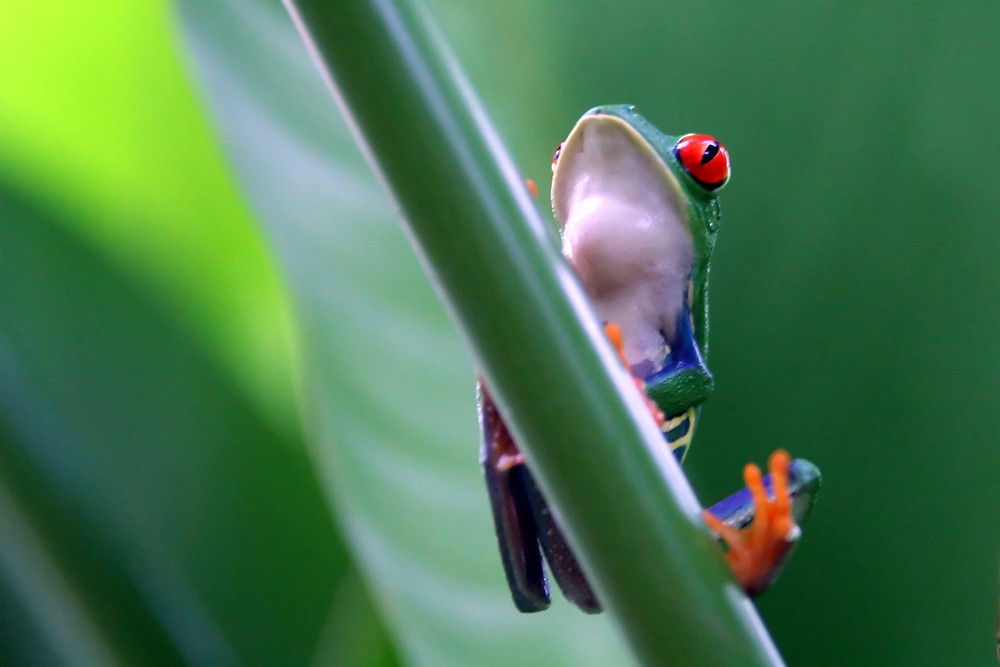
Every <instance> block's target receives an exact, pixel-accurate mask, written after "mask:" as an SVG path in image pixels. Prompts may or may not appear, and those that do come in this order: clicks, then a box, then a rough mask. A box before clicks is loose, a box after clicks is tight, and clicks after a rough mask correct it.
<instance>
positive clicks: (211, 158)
mask: <svg viewBox="0 0 1000 667" xmlns="http://www.w3.org/2000/svg"><path fill="white" fill-rule="evenodd" d="M168 9H169V3H168V1H167V0H145V1H143V2H134V1H132V0H99V1H98V2H92V1H84V0H68V1H66V2H61V3H60V4H59V7H58V8H56V7H53V6H47V5H43V4H38V3H34V2H23V1H16V0H15V1H14V2H7V3H5V4H4V8H3V14H4V20H3V22H0V39H2V41H3V44H4V49H3V55H2V56H0V90H2V91H3V94H2V95H0V166H3V167H4V168H5V170H6V172H7V174H8V179H10V180H11V181H12V182H16V183H17V186H18V188H19V189H22V190H24V191H25V192H30V193H32V194H33V196H34V197H35V198H36V200H37V201H44V202H46V206H48V208H49V209H50V210H51V211H52V212H54V213H57V214H58V215H56V216H55V221H56V223H57V224H61V225H66V226H68V227H69V228H71V229H72V231H73V232H74V233H76V234H77V235H78V236H79V238H80V239H81V240H82V241H85V242H88V243H90V244H92V245H93V246H94V247H96V248H99V249H100V252H101V253H102V254H104V255H106V256H108V257H109V258H110V259H111V260H112V261H113V262H114V263H115V264H116V265H117V266H118V267H119V268H120V269H121V270H123V271H124V272H125V273H126V275H127V276H128V277H129V280H130V281H134V282H137V283H141V284H143V285H146V286H147V288H148V289H150V290H151V291H152V293H155V294H156V296H157V298H158V299H159V300H160V301H161V302H162V303H163V304H164V305H165V306H167V310H166V313H167V314H168V316H170V317H171V319H175V320H177V321H178V322H179V323H180V324H182V325H183V326H184V327H185V328H186V329H187V330H189V331H190V332H192V333H193V334H194V337H193V340H194V342H196V343H197V344H199V345H200V346H201V347H203V348H204V349H205V351H206V352H207V358H208V359H209V360H210V361H211V362H212V363H215V364H218V365H219V366H220V368H221V369H223V370H224V372H225V373H226V374H227V375H229V376H230V377H232V378H233V379H234V381H235V382H236V383H237V385H238V387H239V388H240V389H241V390H242V391H243V392H245V393H246V394H247V395H248V396H249V397H250V398H251V400H253V401H254V403H255V405H256V406H257V409H258V410H259V411H260V412H261V413H262V414H264V415H265V416H266V417H267V418H268V420H269V421H270V422H272V424H273V425H275V426H276V427H278V428H281V429H283V430H286V431H287V432H288V434H289V435H294V434H296V433H297V430H298V427H299V425H298V413H297V410H296V406H295V401H294V393H293V375H292V370H293V368H294V367H293V365H292V363H291V361H292V359H293V355H294V349H293V342H294V336H293V332H292V325H291V317H290V314H289V311H288V304H287V302H286V300H285V297H284V294H283V293H282V289H281V286H280V283H279V280H278V275H277V271H276V270H275V267H274V264H273V261H272V259H271V257H270V256H269V255H268V254H267V252H266V250H265V248H264V245H263V244H262V242H261V239H260V233H259V230H258V229H257V228H256V227H255V226H254V225H253V224H252V221H251V220H250V219H249V216H248V214H247V211H246V207H245V205H244V203H243V200H242V199H241V198H240V196H239V195H238V193H237V192H236V190H235V187H234V184H233V182H232V178H231V176H230V175H229V173H228V171H227V169H226V167H225V165H224V163H223V162H222V160H221V159H220V157H219V153H218V149H217V148H216V146H215V144H214V140H213V138H212V136H211V134H210V132H209V131H208V128H207V126H206V124H205V120H204V117H203V113H202V111H201V108H200V106H199V105H198V102H197V100H196V98H195V97H194V95H193V93H192V90H191V86H190V85H189V83H188V82H187V80H186V75H185V72H184V71H183V69H182V67H181V64H180V61H179V58H178V55H177V53H176V48H175V43H174V39H173V34H172V31H171V22H170V17H169V14H168ZM136 220H141V221H142V224H141V225H137V224H135V222H136Z"/></svg>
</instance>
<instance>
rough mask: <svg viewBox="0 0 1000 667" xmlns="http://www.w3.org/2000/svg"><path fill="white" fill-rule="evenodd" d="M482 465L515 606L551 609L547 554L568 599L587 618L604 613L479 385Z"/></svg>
mask: <svg viewBox="0 0 1000 667" xmlns="http://www.w3.org/2000/svg"><path fill="white" fill-rule="evenodd" d="M479 419H480V425H481V428H482V433H483V442H482V451H481V461H482V464H483V472H484V474H485V477H486V486H487V489H488V491H489V496H490V503H491V505H492V507H493V521H494V524H495V526H496V533H497V542H498V543H499V546H500V557H501V560H502V561H503V566H504V571H505V572H506V574H507V584H508V586H509V587H510V592H511V596H512V597H513V599H514V604H515V606H516V607H517V608H518V609H519V610H520V611H522V612H526V613H528V612H535V611H542V610H544V609H547V608H548V607H549V604H550V594H549V586H548V582H547V581H546V578H545V570H544V567H543V565H542V553H543V552H544V554H545V558H546V560H548V563H549V570H550V571H551V572H552V576H553V577H555V580H556V581H557V582H558V583H559V587H560V588H561V589H562V591H563V594H564V595H565V596H566V598H567V599H568V600H570V601H571V602H573V603H574V604H576V605H577V606H578V607H580V609H582V610H583V611H586V612H588V613H597V612H599V611H601V607H600V604H599V603H598V601H597V597H596V596H595V595H594V592H593V590H592V589H591V588H590V584H589V583H588V582H587V579H586V577H585V576H584V574H583V571H582V570H581V569H580V565H579V563H578V562H577V560H576V557H575V556H574V555H573V551H572V550H571V549H570V548H569V545H568V544H566V539H565V538H564V537H563V534H562V530H560V528H559V526H558V524H557V523H556V521H555V518H554V517H553V516H552V511H551V509H550V508H549V506H548V503H547V502H546V501H545V498H544V497H543V496H542V493H541V491H539V489H538V486H537V485H536V484H535V480H534V478H533V477H532V476H531V472H530V471H529V470H528V467H527V466H526V465H525V464H524V457H523V455H522V454H521V452H520V451H519V450H518V448H517V445H516V444H515V443H514V440H513V438H512V437H511V435H510V432H509V431H508V430H507V426H506V424H504V422H503V419H502V417H501V416H500V413H499V411H498V410H497V408H496V405H495V404H494V403H493V399H492V397H491V396H490V394H489V391H488V390H487V389H486V388H485V386H483V384H482V382H481V381H480V383H479Z"/></svg>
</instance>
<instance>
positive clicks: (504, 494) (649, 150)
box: [479, 105, 820, 613]
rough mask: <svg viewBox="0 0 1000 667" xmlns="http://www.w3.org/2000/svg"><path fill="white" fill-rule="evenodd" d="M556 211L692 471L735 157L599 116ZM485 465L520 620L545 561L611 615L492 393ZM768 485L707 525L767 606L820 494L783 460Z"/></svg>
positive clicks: (569, 160)
mask: <svg viewBox="0 0 1000 667" xmlns="http://www.w3.org/2000/svg"><path fill="white" fill-rule="evenodd" d="M552 172H553V177H552V210H553V212H554V214H555V218H556V220H557V221H558V223H559V227H560V229H561V233H562V250H563V254H564V255H565V257H566V259H567V260H568V261H569V263H570V264H571V265H572V266H573V268H574V269H575V270H576V274H577V276H578V277H579V279H580V282H581V283H582V285H583V287H584V289H585V290H586V292H587V294H588V295H589V296H590V299H591V302H592V304H593V307H594V310H595V311H596V313H597V315H598V317H600V318H601V320H602V321H603V322H604V323H605V326H606V330H607V332H608V335H609V337H610V338H611V339H612V342H613V343H614V344H615V345H616V347H617V348H618V351H619V354H620V355H621V357H622V360H623V363H624V364H625V365H626V366H627V367H628V368H629V369H630V371H631V373H632V375H633V376H634V377H635V378H636V384H637V386H638V387H639V388H640V390H644V391H645V394H646V396H647V402H648V403H649V405H650V409H651V412H652V413H653V415H654V417H655V418H656V419H657V421H658V423H659V424H660V426H661V429H662V430H663V435H664V442H665V445H666V446H668V447H669V448H670V449H671V450H672V451H673V453H674V455H675V456H676V457H677V460H678V461H683V459H684V455H685V453H686V452H687V449H688V447H689V445H690V443H691V438H692V435H693V434H694V427H695V423H696V421H697V419H698V415H699V406H700V405H701V403H702V402H704V401H705V399H706V398H708V395H709V394H710V393H711V391H712V387H713V384H714V380H713V378H712V374H711V373H710V372H709V370H708V367H707V366H706V363H705V358H706V355H707V352H708V340H707V339H708V291H707V290H708V273H709V263H710V260H711V257H712V249H713V247H714V246H715V239H716V235H717V234H718V231H719V221H720V214H719V203H718V199H717V193H718V191H719V189H721V188H722V187H723V186H724V185H725V184H726V182H727V181H728V180H729V176H730V162H729V154H728V152H727V151H726V149H725V148H724V147H723V146H722V144H720V143H719V142H718V141H716V140H715V139H713V138H712V137H709V136H707V135H703V134H686V135H683V136H681V137H673V136H668V135H665V134H663V133H662V132H660V131H659V130H657V129H656V128H655V127H653V126H652V125H651V124H650V123H649V122H648V121H647V120H646V119H645V118H643V117H642V116H640V115H639V114H638V113H636V111H635V108H634V107H632V106H627V105H614V106H602V107H596V108H594V109H591V110H590V111H588V112H587V113H585V114H584V115H583V117H581V118H580V120H579V121H578V122H577V124H576V126H575V127H574V128H573V130H572V131H571V132H570V134H569V136H568V137H567V138H566V140H565V141H563V142H562V143H561V144H559V147H558V148H557V149H556V151H555V155H553V158H552ZM479 415H480V424H481V428H482V436H483V439H482V449H481V460H482V464H483V468H484V471H485V475H486V483H487V488H488V490H489V495H490V500H491V503H492V507H493V517H494V521H495V524H496V532H497V537H498V540H499V544H500V554H501V558H502V560H503V565H504V569H505V571H506V574H507V581H508V584H509V585H510V589H511V594H512V596H513V598H514V603H515V605H516V606H517V608H518V609H519V610H521V611H522V612H533V611H541V610H543V609H546V608H547V607H548V606H549V603H550V595H549V587H548V582H547V579H546V575H545V569H544V566H543V561H542V557H543V554H544V557H545V560H547V561H548V565H549V570H550V571H551V573H552V575H553V576H554V577H555V579H556V581H557V582H558V583H559V586H560V588H562V590H563V593H564V594H565V595H566V597H567V598H569V599H570V600H571V601H573V602H574V603H575V604H576V605H577V606H579V607H580V608H581V609H583V610H584V611H586V612H590V613H595V612H599V611H600V609H601V607H600V602H599V601H598V600H597V597H596V596H595V594H594V592H593V590H592V589H591V587H590V585H589V584H588V582H587V579H586V577H585V576H584V574H583V572H582V570H581V569H580V566H579V564H578V563H577V560H576V558H575V556H574V555H573V552H572V551H571V550H570V548H569V546H568V545H567V543H566V541H565V539H564V538H563V534H562V531H561V530H560V528H559V526H558V525H557V523H556V521H555V519H554V518H553V516H552V513H551V511H550V510H549V507H548V504H547V503H546V501H545V498H544V497H543V496H542V494H541V493H540V491H539V489H538V487H537V486H536V484H535V482H534V480H533V479H532V476H531V472H530V471H529V470H528V468H527V467H526V466H525V463H524V457H523V456H522V455H521V453H520V451H519V450H518V448H517V445H516V443H515V442H514V441H513V439H512V438H511V435H510V433H509V431H508V430H507V427H506V426H505V425H504V421H503V418H502V416H501V414H500V413H499V411H498V410H497V407H496V405H495V403H494V402H493V400H492V398H491V397H490V394H489V391H488V389H487V388H486V387H485V386H484V385H483V384H482V383H481V382H480V386H479ZM769 470H770V474H769V475H768V476H767V477H766V478H763V479H762V477H761V472H760V470H759V469H758V468H757V466H755V465H753V464H748V465H747V466H746V468H745V470H744V480H745V483H746V487H747V488H745V489H743V490H742V491H740V492H738V493H736V494H734V495H733V496H731V497H729V498H727V499H726V500H724V501H722V502H720V503H718V504H717V505H715V506H713V507H712V508H710V509H709V510H706V512H705V520H706V521H707V522H708V524H709V526H710V527H711V528H712V530H713V531H715V533H716V534H717V535H718V536H719V538H720V541H722V542H723V544H724V545H725V547H726V549H727V550H726V559H727V562H728V563H729V565H730V568H731V569H732V571H733V574H734V576H735V577H736V579H737V581H739V583H740V585H741V586H742V587H743V589H744V590H745V591H746V592H747V593H748V594H749V595H751V596H754V595H757V594H759V593H761V592H762V591H763V590H764V589H765V588H767V587H768V586H769V585H770V584H771V582H773V581H774V579H776V578H777V575H778V573H779V571H780V569H781V567H782V566H783V564H784V563H785V561H786V559H787V558H788V556H789V554H790V553H791V550H792V547H793V546H794V545H795V543H796V541H797V539H798V537H799V535H800V530H799V526H798V522H800V521H802V520H803V519H804V518H805V516H806V515H807V514H808V512H809V510H810V508H811V507H812V504H813V502H814V500H815V496H816V492H817V490H818V488H819V483H820V475H819V471H818V470H817V469H816V468H815V466H813V465H812V464H810V463H808V462H806V461H802V460H795V461H790V460H789V457H788V455H787V454H786V453H785V452H784V451H781V450H779V451H777V452H775V453H774V454H773V455H772V457H771V459H770V462H769Z"/></svg>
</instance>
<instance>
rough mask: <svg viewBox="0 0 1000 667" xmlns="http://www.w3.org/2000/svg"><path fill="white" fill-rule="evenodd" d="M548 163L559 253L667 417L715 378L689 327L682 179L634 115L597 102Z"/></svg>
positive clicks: (693, 402)
mask: <svg viewBox="0 0 1000 667" xmlns="http://www.w3.org/2000/svg"><path fill="white" fill-rule="evenodd" d="M668 141H669V140H668ZM668 148H669V147H668ZM553 172H554V173H553V179H552V208H553V212H554V213H555V216H556V219H557V220H558V221H559V225H560V228H561V229H562V233H563V252H564V254H565V255H566V257H567V258H568V259H569V261H570V263H571V264H573V267H574V268H575V269H576V272H577V275H578V276H579V278H580V281H581V282H582V283H583V286H584V288H585V289H586V291H587V293H588V294H589V295H590V298H591V300H592V302H593V305H594V308H595V310H596V311H597V314H598V316H599V317H600V318H601V319H602V320H603V321H605V322H614V323H615V324H617V325H618V326H619V327H620V328H621V331H622V337H623V340H624V345H625V357H626V359H627V361H628V363H629V365H630V367H631V370H632V372H633V374H635V375H636V376H637V377H641V378H643V379H644V380H645V381H646V384H647V392H648V393H649V395H650V397H651V398H653V400H655V401H656V402H657V404H658V405H659V406H660V409H661V410H663V411H664V413H666V414H667V416H668V417H669V418H672V419H671V421H674V420H675V419H676V418H678V417H682V416H684V415H685V414H686V413H688V411H689V408H693V407H694V406H697V405H699V404H701V403H702V402H703V401H704V400H705V399H706V398H708V395H709V393H710V392H711V390H712V387H713V384H714V382H713V379H712V375H711V373H710V372H709V371H708V368H707V366H706V365H705V362H704V359H703V356H702V352H701V349H700V348H699V346H698V343H697V339H696V336H695V332H694V330H693V322H692V318H691V301H692V297H691V289H692V285H691V274H692V270H693V267H694V261H695V253H694V249H693V242H692V235H691V230H690V224H691V221H690V215H689V206H688V200H687V197H686V195H685V194H684V191H683V189H682V188H681V185H680V183H679V182H678V181H677V178H676V177H675V176H674V174H673V172H672V171H671V170H670V168H669V167H668V166H667V164H666V163H665V162H664V160H663V158H662V157H661V156H660V154H658V153H657V151H656V150H655V149H654V147H653V146H652V145H651V144H650V142H649V141H648V140H647V139H646V138H645V137H644V136H643V135H642V134H640V133H639V132H638V131H637V130H636V129H635V128H634V127H633V125H632V124H631V123H629V122H628V121H627V120H625V119H623V118H620V117H619V116H617V115H614V114H612V113H602V112H601V111H600V109H596V110H594V111H592V112H590V113H588V114H586V115H584V116H583V117H582V118H581V119H580V120H579V121H578V122H577V124H576V126H575V127H574V128H573V131H572V132H571V133H570V135H569V137H567V139H566V141H565V142H563V144H562V146H561V148H560V153H559V157H558V160H557V161H556V163H555V164H554V166H553ZM692 416H693V415H692Z"/></svg>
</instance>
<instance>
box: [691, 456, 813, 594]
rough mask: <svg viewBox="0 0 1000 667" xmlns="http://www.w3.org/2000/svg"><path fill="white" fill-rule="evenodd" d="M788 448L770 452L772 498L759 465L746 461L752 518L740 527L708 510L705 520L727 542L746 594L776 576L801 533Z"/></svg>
mask: <svg viewBox="0 0 1000 667" xmlns="http://www.w3.org/2000/svg"><path fill="white" fill-rule="evenodd" d="M789 464H790V459H789V457H788V452H786V451H784V450H782V449H779V450H777V451H775V452H774V453H773V454H772V455H771V459H770V461H769V462H768V468H769V471H770V473H771V479H772V480H773V483H774V498H773V499H771V498H768V496H767V490H766V489H765V488H764V483H763V481H762V479H761V472H760V468H758V467H757V466H756V465H754V464H752V463H749V464H747V466H746V468H744V470H743V479H744V481H745V482H746V485H747V488H748V489H749V490H750V493H751V495H752V496H753V503H754V520H753V523H751V524H750V525H749V526H747V527H746V528H744V529H742V530H738V529H736V528H733V527H732V526H728V525H726V524H724V523H722V522H721V521H720V520H719V519H717V518H716V517H715V516H713V515H712V514H710V513H709V512H708V511H706V512H705V520H706V521H707V522H708V525H709V527H711V528H712V530H714V531H715V532H716V533H717V534H718V535H719V537H721V538H722V540H723V541H724V542H725V543H726V547H727V549H728V550H727V552H726V561H727V562H728V563H729V567H730V569H731V570H732V571H733V575H734V576H735V577H736V579H737V581H739V583H740V585H741V586H742V587H743V590H744V591H746V592H747V595H750V596H751V597H756V596H757V595H760V594H761V593H763V592H764V591H765V590H766V589H767V587H768V586H770V585H771V583H772V582H773V581H774V580H775V579H777V577H778V573H779V572H780V571H781V568H782V566H783V565H784V563H785V561H786V560H787V558H788V556H789V554H790V553H791V550H792V547H793V546H795V543H796V541H797V540H798V539H799V536H800V535H801V534H802V531H801V529H800V528H799V526H798V524H796V523H795V519H794V518H793V517H792V499H791V496H790V495H789V492H788V466H789Z"/></svg>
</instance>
